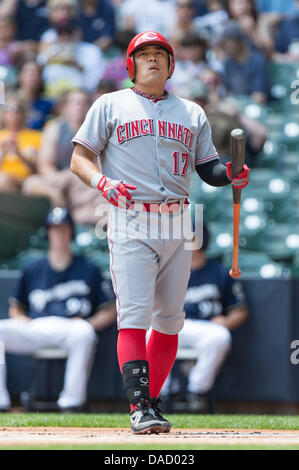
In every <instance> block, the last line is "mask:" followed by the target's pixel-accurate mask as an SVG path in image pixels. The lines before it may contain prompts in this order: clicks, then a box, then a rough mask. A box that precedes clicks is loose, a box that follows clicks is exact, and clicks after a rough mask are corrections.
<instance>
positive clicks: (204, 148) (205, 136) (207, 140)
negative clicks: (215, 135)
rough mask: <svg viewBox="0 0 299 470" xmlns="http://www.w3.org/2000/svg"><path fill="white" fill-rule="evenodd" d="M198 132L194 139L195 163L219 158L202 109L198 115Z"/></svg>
mask: <svg viewBox="0 0 299 470" xmlns="http://www.w3.org/2000/svg"><path fill="white" fill-rule="evenodd" d="M198 128H199V134H198V137H197V141H196V149H195V165H201V164H203V163H208V162H210V161H212V160H216V159H218V158H219V154H218V152H217V150H216V148H215V146H214V144H213V141H212V132H211V127H210V124H209V121H208V119H207V116H206V114H205V113H204V112H203V111H202V113H201V114H200V116H199V124H198Z"/></svg>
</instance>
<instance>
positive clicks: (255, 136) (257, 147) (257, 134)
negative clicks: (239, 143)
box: [180, 80, 267, 167]
mask: <svg viewBox="0 0 299 470" xmlns="http://www.w3.org/2000/svg"><path fill="white" fill-rule="evenodd" d="M180 92H181V93H180V96H181V97H182V98H187V99H190V100H191V101H194V102H195V103H197V104H199V105H200V106H201V107H202V108H203V109H204V111H205V113H206V115H207V117H208V119H209V123H210V126H211V130H212V134H213V142H214V144H215V147H216V149H217V151H218V153H219V155H220V157H221V160H222V162H223V163H226V162H227V161H230V160H231V149H230V144H231V142H230V133H231V131H232V130H233V129H235V128H242V129H244V131H245V134H246V145H245V161H246V163H247V165H248V166H250V167H254V166H255V160H256V157H257V156H258V154H259V153H260V152H261V151H262V149H263V146H264V144H265V142H266V140H267V129H266V128H265V126H264V125H263V124H262V123H261V122H259V121H257V120H255V119H252V118H249V117H248V116H246V115H245V114H243V113H242V112H241V111H240V109H239V107H238V105H237V103H236V102H235V101H234V100H233V99H232V98H226V99H223V98H222V99H218V100H217V99H216V98H215V97H214V95H213V93H214V89H213V88H210V87H208V86H207V85H206V84H204V83H203V82H202V81H200V80H191V81H190V82H189V83H188V84H187V85H186V86H185V87H184V88H181V90H180Z"/></svg>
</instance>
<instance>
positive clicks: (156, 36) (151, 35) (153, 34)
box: [142, 32, 159, 39]
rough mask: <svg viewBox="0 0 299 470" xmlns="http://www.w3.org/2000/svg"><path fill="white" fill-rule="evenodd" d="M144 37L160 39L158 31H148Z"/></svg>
mask: <svg viewBox="0 0 299 470" xmlns="http://www.w3.org/2000/svg"><path fill="white" fill-rule="evenodd" d="M142 39H159V37H158V35H157V34H156V33H152V32H148V33H144V34H143V35H142Z"/></svg>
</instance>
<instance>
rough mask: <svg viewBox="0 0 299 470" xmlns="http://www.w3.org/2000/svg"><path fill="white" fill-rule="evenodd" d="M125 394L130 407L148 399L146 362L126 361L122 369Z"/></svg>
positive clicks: (147, 369)
mask: <svg viewBox="0 0 299 470" xmlns="http://www.w3.org/2000/svg"><path fill="white" fill-rule="evenodd" d="M122 375H123V380H124V385H125V392H126V395H127V398H128V400H129V402H130V403H131V405H137V404H138V403H140V401H143V400H147V401H149V399H150V393H149V367H148V362H147V361H139V360H137V361H128V362H125V363H124V365H123V369H122Z"/></svg>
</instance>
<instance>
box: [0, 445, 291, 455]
mask: <svg viewBox="0 0 299 470" xmlns="http://www.w3.org/2000/svg"><path fill="white" fill-rule="evenodd" d="M0 450H1V451H2V450H12V451H15V450H75V451H77V450H104V451H111V452H113V451H115V450H120V451H126V450H133V451H140V450H147V451H149V450H154V451H159V450H168V451H174V452H175V451H176V450H185V451H191V452H192V451H198V450H253V451H255V450H299V445H297V446H296V445H285V446H283V445H279V446H275V445H259V444H235V445H228V444H222V445H221V444H219V445H216V444H189V445H180V444H176V445H174V444H173V445H171V444H167V445H163V444H161V445H159V444H152V445H150V446H149V445H136V444H135V445H134V446H133V445H128V444H123V445H121V444H114V445H113V448H112V447H111V445H92V444H86V445H83V444H82V445H79V444H78V445H71V444H70V445H66V444H60V445H57V444H53V445H51V444H48V445H47V446H45V445H42V444H41V445H40V446H38V445H35V446H30V445H28V446H26V445H11V446H5V447H2V446H1V447H0ZM107 455H108V456H109V453H107ZM124 455H125V454H124ZM130 455H131V454H130ZM133 455H134V454H133Z"/></svg>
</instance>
